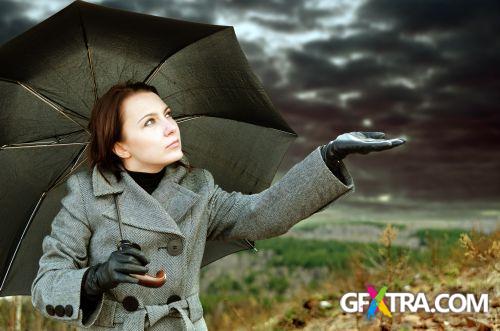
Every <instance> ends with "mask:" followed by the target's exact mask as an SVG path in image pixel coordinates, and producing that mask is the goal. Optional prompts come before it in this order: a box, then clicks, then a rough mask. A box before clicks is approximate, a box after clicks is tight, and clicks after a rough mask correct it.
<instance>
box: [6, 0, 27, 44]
mask: <svg viewBox="0 0 500 331" xmlns="http://www.w3.org/2000/svg"><path fill="white" fill-rule="evenodd" d="M27 9H28V5H27V4H24V3H18V2H12V1H0V45H1V44H4V43H5V42H7V41H8V40H10V39H12V38H13V37H15V36H17V35H18V34H20V33H22V32H24V31H26V30H27V29H28V28H30V27H31V26H33V25H34V24H35V22H34V21H32V20H30V19H29V18H27V17H25V15H24V13H25V11H26V10H27Z"/></svg>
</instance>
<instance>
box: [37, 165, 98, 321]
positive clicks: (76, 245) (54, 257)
mask: <svg viewBox="0 0 500 331" xmlns="http://www.w3.org/2000/svg"><path fill="white" fill-rule="evenodd" d="M66 185H67V189H68V193H67V195H66V196H65V197H64V198H63V199H62V200H61V204H62V208H61V209H60V210H59V212H58V214H57V215H56V217H55V218H54V220H53V221H52V225H51V233H50V235H47V236H45V238H44V239H43V242H42V251H43V254H42V257H41V258H40V261H39V269H38V273H37V275H36V277H35V279H34V281H33V283H32V285H31V302H32V304H33V306H34V307H35V308H36V309H37V310H38V311H40V313H41V314H42V315H43V316H45V317H48V318H52V319H57V320H60V321H62V322H66V323H69V324H73V325H76V326H79V327H81V328H89V327H90V326H91V325H92V324H93V323H94V322H95V320H96V319H97V316H98V315H99V312H100V310H101V308H102V304H103V300H102V295H101V297H100V300H99V303H98V305H97V308H96V309H95V310H94V311H92V312H91V313H90V315H89V316H83V310H82V307H81V305H80V303H81V298H80V295H81V285H82V277H83V275H84V274H85V272H86V271H87V269H88V268H89V266H88V257H87V246H88V243H89V240H90V237H91V234H92V233H91V230H90V227H89V225H88V220H87V214H86V210H85V203H84V201H83V196H82V194H81V188H80V185H79V179H78V176H77V174H74V175H72V176H70V177H69V178H68V180H67V181H66ZM50 311H52V315H51V314H49V312H50ZM54 311H55V313H54Z"/></svg>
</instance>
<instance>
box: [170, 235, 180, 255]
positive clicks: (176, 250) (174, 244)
mask: <svg viewBox="0 0 500 331" xmlns="http://www.w3.org/2000/svg"><path fill="white" fill-rule="evenodd" d="M167 252H168V254H170V255H172V256H176V255H179V254H181V253H182V240H180V239H177V238H175V239H172V240H170V241H169V242H168V244H167Z"/></svg>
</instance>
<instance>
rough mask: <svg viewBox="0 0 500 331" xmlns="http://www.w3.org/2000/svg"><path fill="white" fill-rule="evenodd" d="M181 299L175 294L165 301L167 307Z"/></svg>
mask: <svg viewBox="0 0 500 331" xmlns="http://www.w3.org/2000/svg"><path fill="white" fill-rule="evenodd" d="M180 299H181V297H180V296H178V295H177V294H174V295H171V296H170V297H168V299H167V305H169V304H171V303H172V302H176V301H179V300H180Z"/></svg>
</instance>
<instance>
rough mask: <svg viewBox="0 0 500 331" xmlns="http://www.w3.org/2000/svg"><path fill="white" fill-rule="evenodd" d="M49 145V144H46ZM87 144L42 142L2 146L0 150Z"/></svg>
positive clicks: (82, 143)
mask: <svg viewBox="0 0 500 331" xmlns="http://www.w3.org/2000/svg"><path fill="white" fill-rule="evenodd" d="M47 143H49V144H47ZM87 144H88V142H76V143H57V142H55V141H54V142H49V141H42V142H40V143H22V144H10V145H3V146H1V147H0V150H4V149H19V148H21V149H22V148H38V147H53V146H71V145H87Z"/></svg>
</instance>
